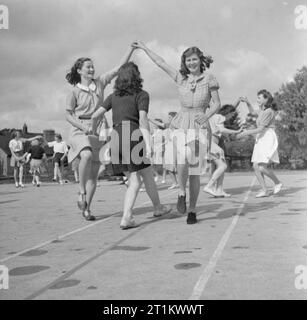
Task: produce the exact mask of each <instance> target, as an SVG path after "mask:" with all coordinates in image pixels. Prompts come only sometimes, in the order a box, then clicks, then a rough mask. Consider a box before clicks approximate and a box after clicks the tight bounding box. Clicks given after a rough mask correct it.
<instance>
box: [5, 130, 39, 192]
mask: <svg viewBox="0 0 307 320" xmlns="http://www.w3.org/2000/svg"><path fill="white" fill-rule="evenodd" d="M40 138H42V136H35V137H32V138H28V139H26V138H22V137H21V135H20V131H14V132H13V133H12V140H10V142H9V148H10V151H11V154H12V155H11V162H10V165H11V167H13V168H14V180H15V186H16V188H18V187H21V188H23V187H24V184H23V182H22V178H23V166H24V164H25V161H26V160H25V156H26V154H24V143H25V142H26V141H33V140H36V139H40ZM18 172H19V182H18Z"/></svg>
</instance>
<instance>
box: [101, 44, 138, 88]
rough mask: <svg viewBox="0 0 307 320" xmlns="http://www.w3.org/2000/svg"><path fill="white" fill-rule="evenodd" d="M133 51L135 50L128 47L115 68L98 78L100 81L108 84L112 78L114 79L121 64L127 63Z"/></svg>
mask: <svg viewBox="0 0 307 320" xmlns="http://www.w3.org/2000/svg"><path fill="white" fill-rule="evenodd" d="M134 49H135V48H134V47H132V46H129V48H128V50H127V51H126V53H125V54H124V56H123V57H122V59H121V60H120V62H119V64H118V65H117V66H116V67H114V68H113V69H112V70H110V71H109V72H107V73H105V74H102V75H100V76H99V79H100V81H104V80H106V82H110V81H111V80H112V79H113V78H114V77H116V75H117V73H118V70H119V69H120V67H121V66H122V65H123V64H125V63H127V62H128V61H129V59H130V58H131V55H132V53H133V51H134Z"/></svg>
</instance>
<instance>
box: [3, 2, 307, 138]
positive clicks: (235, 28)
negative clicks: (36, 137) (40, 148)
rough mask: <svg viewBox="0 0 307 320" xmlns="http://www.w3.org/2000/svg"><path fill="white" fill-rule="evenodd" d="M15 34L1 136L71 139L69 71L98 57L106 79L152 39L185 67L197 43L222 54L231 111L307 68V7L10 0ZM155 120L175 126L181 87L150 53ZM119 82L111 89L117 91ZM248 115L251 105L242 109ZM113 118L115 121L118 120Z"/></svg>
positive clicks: (147, 79) (141, 60)
mask: <svg viewBox="0 0 307 320" xmlns="http://www.w3.org/2000/svg"><path fill="white" fill-rule="evenodd" d="M0 4H1V5H6V6H7V7H8V9H9V29H8V30H4V29H0V111H1V113H0V114H1V116H0V129H2V128H13V127H14V128H21V127H22V125H23V124H24V123H27V125H28V128H29V131H30V132H40V131H42V130H44V129H54V130H56V131H57V132H60V133H62V134H63V136H64V138H65V137H67V136H68V131H69V127H70V125H69V124H68V123H67V122H66V120H65V100H66V95H67V94H68V92H69V91H70V90H71V88H72V87H71V86H70V85H69V84H68V83H67V82H66V80H65V74H66V72H67V71H68V70H69V68H70V67H71V66H72V65H73V63H74V61H75V60H76V59H77V58H78V57H83V56H86V57H90V58H92V59H93V61H94V65H95V69H96V74H97V75H98V74H103V73H104V72H107V71H108V70H110V69H112V68H113V67H114V66H116V65H118V63H119V61H120V59H121V57H122V56H123V55H124V53H125V52H126V51H127V48H128V46H129V45H130V44H131V42H133V41H134V40H142V41H143V42H145V43H146V44H147V45H148V46H149V47H150V48H151V49H153V50H154V51H155V52H156V53H158V54H159V55H160V56H162V57H163V58H164V59H165V60H166V62H168V63H169V64H170V65H172V66H173V67H174V68H176V69H179V67H180V57H181V54H182V52H183V51H184V50H185V49H186V48H188V47H190V46H197V47H199V48H200V49H201V50H202V51H203V52H204V53H205V54H210V55H211V56H212V57H213V60H214V62H213V64H212V66H211V67H210V70H209V71H210V72H211V73H213V74H214V75H215V76H216V78H217V79H218V82H219V84H220V90H219V94H220V98H221V102H222V104H225V103H234V101H235V100H236V98H237V97H239V96H242V95H243V96H247V97H248V98H249V99H250V101H251V102H252V103H255V101H256V93H257V91H258V90H259V89H262V88H266V89H268V90H269V91H271V92H273V93H274V92H276V91H277V90H279V88H280V87H281V85H282V84H283V83H285V82H288V81H291V79H293V76H294V74H295V73H296V71H297V70H298V69H299V68H301V67H302V66H303V65H307V55H306V53H307V30H306V29H303V30H302V29H297V28H296V27H295V19H296V17H297V14H295V8H296V7H297V6H298V5H304V6H306V7H307V0H287V1H285V0H231V1H229V0H189V1H187V0H185V1H183V0H163V1H162V0H65V1H64V0H0ZM132 60H133V61H134V62H136V63H137V64H138V65H139V68H140V71H141V74H142V78H143V79H144V89H145V90H146V91H148V92H149V94H150V111H149V116H150V117H152V118H157V117H158V118H162V119H163V120H166V119H167V113H168V112H169V111H178V110H179V108H180V103H179V100H178V98H177V92H176V87H175V85H174V83H173V82H172V80H171V79H170V78H169V77H168V76H167V75H166V74H165V73H164V72H163V71H162V70H160V69H159V68H157V67H156V66H155V65H154V64H153V63H152V62H151V61H150V60H149V59H148V57H146V55H145V53H144V52H142V51H137V52H135V53H134V54H133V56H132ZM112 89H113V83H112V84H111V85H109V86H108V87H107V89H106V91H105V94H106V96H107V95H108V94H110V93H111V92H112ZM240 108H241V109H240V110H241V112H242V113H244V110H245V106H243V105H242V106H240ZM108 118H109V119H110V115H108Z"/></svg>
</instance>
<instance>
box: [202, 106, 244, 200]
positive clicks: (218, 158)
mask: <svg viewBox="0 0 307 320" xmlns="http://www.w3.org/2000/svg"><path fill="white" fill-rule="evenodd" d="M236 105H238V103H237V104H236ZM235 115H236V107H235V106H232V105H224V106H223V107H222V108H221V110H220V111H219V113H218V114H214V115H213V116H212V117H211V118H210V119H209V122H210V126H211V130H212V144H211V153H213V154H214V157H213V166H214V167H215V168H214V169H213V172H212V175H211V178H210V180H209V182H208V184H207V185H206V186H205V187H204V189H203V191H204V192H207V193H209V194H210V195H212V196H214V197H230V196H231V195H230V194H229V193H226V192H225V191H224V189H223V183H224V176H225V172H226V170H227V164H226V160H225V154H224V150H223V149H222V147H221V146H220V140H221V138H222V135H227V134H228V135H229V134H238V133H239V132H241V131H242V129H238V130H231V129H228V128H225V126H224V122H225V121H226V120H230V119H231V118H233V117H234V116H235Z"/></svg>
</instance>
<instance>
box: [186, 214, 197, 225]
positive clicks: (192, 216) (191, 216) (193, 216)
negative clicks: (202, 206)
mask: <svg viewBox="0 0 307 320" xmlns="http://www.w3.org/2000/svg"><path fill="white" fill-rule="evenodd" d="M194 223H197V219H196V213H195V212H189V213H188V218H187V224H194Z"/></svg>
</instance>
